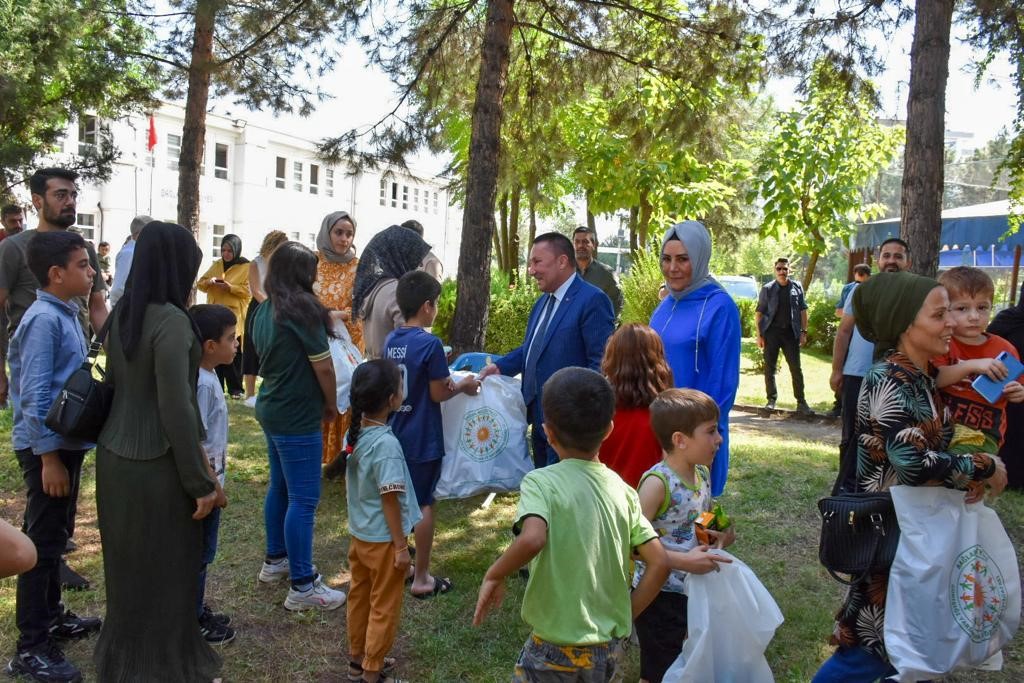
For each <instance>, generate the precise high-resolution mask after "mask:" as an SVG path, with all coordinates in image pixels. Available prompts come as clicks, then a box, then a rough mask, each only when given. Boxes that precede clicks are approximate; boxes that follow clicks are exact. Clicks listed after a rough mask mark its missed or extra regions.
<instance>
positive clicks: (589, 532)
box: [515, 459, 658, 645]
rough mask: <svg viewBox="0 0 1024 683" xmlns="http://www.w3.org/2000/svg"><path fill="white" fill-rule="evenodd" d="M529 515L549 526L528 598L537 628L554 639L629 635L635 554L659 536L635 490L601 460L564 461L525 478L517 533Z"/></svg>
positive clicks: (582, 641) (528, 614)
mask: <svg viewBox="0 0 1024 683" xmlns="http://www.w3.org/2000/svg"><path fill="white" fill-rule="evenodd" d="M530 515H535V516H537V517H540V518H542V519H543V520H544V521H545V522H547V525H548V538H547V543H546V544H545V546H544V549H543V550H541V551H540V553H539V554H538V555H537V556H536V557H535V558H534V559H533V561H532V562H531V563H530V581H529V583H527V584H526V595H525V596H524V597H523V611H522V615H523V620H524V621H525V622H526V623H528V624H529V625H530V626H531V627H532V628H533V632H534V634H535V635H536V636H537V637H538V638H541V639H542V640H546V641H548V642H549V643H554V644H556V645H593V644H596V643H606V642H608V641H609V640H611V639H612V638H623V637H625V636H628V635H629V632H630V629H631V628H632V621H633V619H632V610H631V607H630V600H629V591H630V578H631V576H630V570H631V567H630V555H631V554H632V549H633V548H635V547H637V546H640V545H643V544H644V543H646V542H648V541H650V540H652V539H655V538H657V537H658V535H657V533H655V531H654V528H653V527H652V526H651V523H650V522H649V521H647V518H646V517H644V515H643V513H642V512H641V510H640V499H639V498H638V497H637V493H636V491H634V490H633V489H632V488H630V487H629V485H627V484H626V483H625V482H623V481H622V479H621V478H619V475H617V474H615V472H613V471H612V470H610V469H608V468H607V467H606V466H605V465H603V464H602V463H600V462H591V461H588V460H575V459H570V460H562V461H561V462H559V463H557V464H554V465H549V466H548V467H544V468H542V469H539V470H534V471H532V472H530V473H529V474H527V475H526V476H525V477H524V478H523V482H522V484H521V485H520V497H519V508H518V510H517V511H516V520H517V521H516V525H515V531H516V532H518V531H519V529H520V528H521V525H522V523H523V519H524V518H525V517H527V516H530Z"/></svg>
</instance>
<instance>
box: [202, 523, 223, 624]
mask: <svg viewBox="0 0 1024 683" xmlns="http://www.w3.org/2000/svg"><path fill="white" fill-rule="evenodd" d="M219 531H220V508H213V510H212V511H211V512H210V514H208V515H207V516H206V517H204V518H203V555H202V565H201V567H200V569H199V594H198V600H196V616H197V617H200V616H202V615H203V604H204V603H205V602H206V568H207V567H209V566H210V565H211V564H213V558H215V557H216V556H217V536H218V532H219Z"/></svg>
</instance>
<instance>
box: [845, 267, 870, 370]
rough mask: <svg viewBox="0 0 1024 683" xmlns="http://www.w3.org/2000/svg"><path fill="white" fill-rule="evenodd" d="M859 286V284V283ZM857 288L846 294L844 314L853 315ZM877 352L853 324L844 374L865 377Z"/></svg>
mask: <svg viewBox="0 0 1024 683" xmlns="http://www.w3.org/2000/svg"><path fill="white" fill-rule="evenodd" d="M858 286H859V285H858ZM856 290H857V287H854V288H853V289H851V290H850V293H849V294H848V295H847V296H846V304H845V305H844V306H843V315H853V293H854V292H855V291H856ZM874 353H875V345H874V344H872V343H871V342H869V341H868V340H867V339H865V338H864V337H862V336H861V334H860V330H858V329H857V326H856V325H854V326H853V336H852V337H850V348H849V349H848V350H847V351H846V362H845V363H843V374H844V375H851V376H853V377H863V376H864V375H866V374H868V370H869V369H870V368H871V366H872V365H873V362H872V356H873V355H874Z"/></svg>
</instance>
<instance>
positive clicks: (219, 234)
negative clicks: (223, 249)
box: [210, 224, 238, 258]
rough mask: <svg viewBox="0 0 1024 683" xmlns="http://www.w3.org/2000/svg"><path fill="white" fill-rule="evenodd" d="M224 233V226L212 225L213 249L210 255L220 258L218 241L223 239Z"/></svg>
mask: <svg viewBox="0 0 1024 683" xmlns="http://www.w3.org/2000/svg"><path fill="white" fill-rule="evenodd" d="M225 234H226V232H225V230H224V226H223V225H217V224H214V226H213V249H212V250H211V252H210V255H211V256H213V258H220V241H221V240H222V239H224V235H225ZM235 256H238V254H235Z"/></svg>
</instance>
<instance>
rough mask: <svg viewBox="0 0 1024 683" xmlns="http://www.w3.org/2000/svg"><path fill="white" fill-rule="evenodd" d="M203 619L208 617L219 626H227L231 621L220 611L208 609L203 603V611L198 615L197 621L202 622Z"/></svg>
mask: <svg viewBox="0 0 1024 683" xmlns="http://www.w3.org/2000/svg"><path fill="white" fill-rule="evenodd" d="M204 619H209V620H210V621H213V622H214V623H216V624H220V625H221V626H227V625H228V624H230V623H231V617H230V616H228V615H227V614H223V613H221V612H214V611H213V610H212V609H210V606H209V605H203V613H202V614H201V615H200V616H199V621H200V622H202V621H203V620H204Z"/></svg>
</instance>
